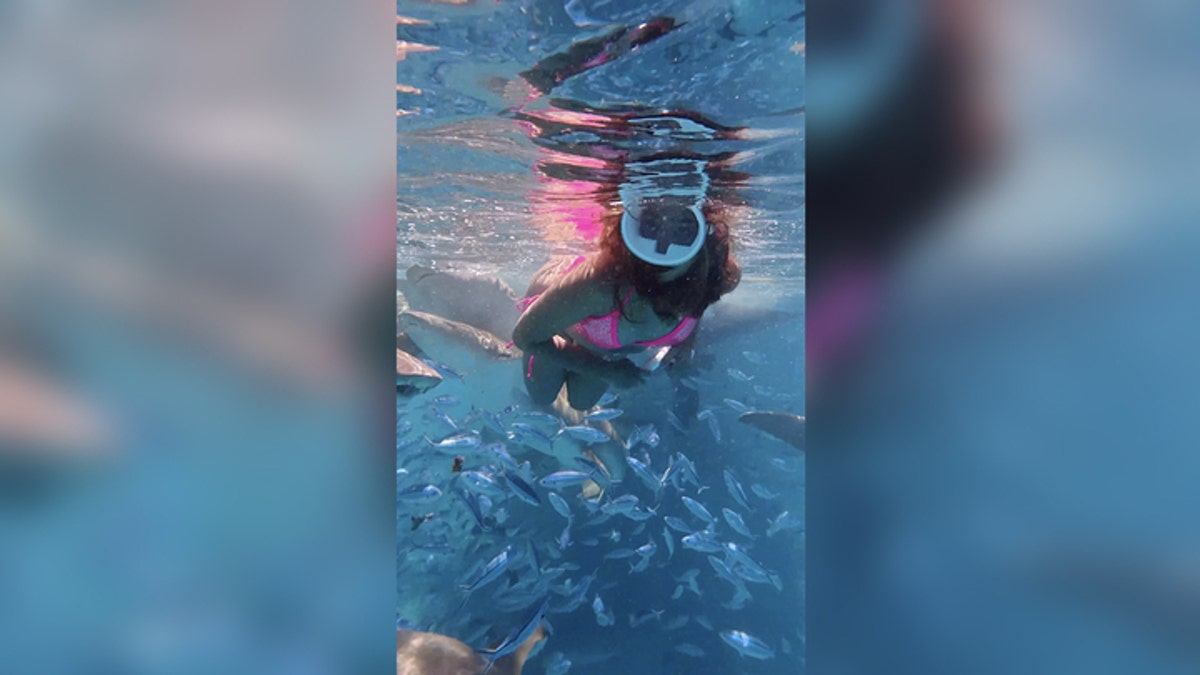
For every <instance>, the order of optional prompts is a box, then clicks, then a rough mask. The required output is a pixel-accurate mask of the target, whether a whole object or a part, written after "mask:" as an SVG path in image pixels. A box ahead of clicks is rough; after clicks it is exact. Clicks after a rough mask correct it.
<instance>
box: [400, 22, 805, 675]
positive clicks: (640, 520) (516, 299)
mask: <svg viewBox="0 0 1200 675" xmlns="http://www.w3.org/2000/svg"><path fill="white" fill-rule="evenodd" d="M804 11H805V7H804V4H803V3H801V2H768V1H766V0H760V1H758V2H740V1H737V0H724V1H722V2H705V1H702V2H611V1H609V0H593V1H590V2H589V1H580V0H570V1H569V2H563V1H562V0H526V1H522V2H510V1H509V0H495V1H493V0H478V1H476V2H399V3H398V4H397V18H396V24H397V25H396V30H397V51H396V58H397V64H396V65H397V69H396V77H397V80H396V114H397V166H398V175H397V203H396V206H397V236H396V246H397V249H396V250H397V257H396V263H397V322H396V518H397V520H396V523H397V529H396V537H397V539H396V541H397V547H396V585H397V597H396V617H397V668H398V671H399V672H400V673H414V674H415V673H438V674H442V673H445V674H457V673H493V674H498V675H504V674H507V673H519V672H526V673H536V674H540V673H547V674H559V675H561V674H563V673H576V674H588V673H621V674H628V675H642V674H656V675H663V674H672V673H696V674H704V673H714V674H718V673H719V674H727V673H746V674H772V673H788V674H793V673H801V672H804V663H805V657H804V655H805V635H806V631H805V615H804V606H805V581H804V580H805V575H804V570H805V565H804V560H805V506H804V505H805V462H804V448H805V441H804V437H805V434H804V431H805V420H804V406H805V398H804V376H805V369H804V345H805V336H804V281H805V278H804V264H805V256H804V188H805V182H804V133H803V129H804V58H805V49H804V25H805V13H804ZM638 270H643V271H638ZM644 270H652V271H653V275H652V276H653V278H648V277H646V276H645V274H646V272H644ZM639 275H641V276H639ZM589 284H590V285H589ZM605 284H609V285H608V286H605ZM597 288H599V289H600V290H599V291H597V290H596V289H597ZM593 306H599V307H603V309H602V310H597V311H590V310H589V309H588V308H589V307H593ZM664 308H667V309H664ZM668 309H669V310H671V311H667V310H668ZM562 317H568V318H566V319H564V320H563V322H561V323H562V325H557V324H555V323H554V319H555V318H562ZM560 385H561V386H560Z"/></svg>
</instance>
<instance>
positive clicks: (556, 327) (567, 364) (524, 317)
mask: <svg viewBox="0 0 1200 675" xmlns="http://www.w3.org/2000/svg"><path fill="white" fill-rule="evenodd" d="M571 276H572V278H568V279H565V280H564V281H563V283H560V284H558V285H556V286H554V287H552V288H550V289H548V290H547V291H545V292H544V293H542V294H541V295H540V296H539V297H538V299H537V300H536V301H534V303H533V304H532V305H530V306H529V308H528V309H526V310H525V312H524V313H523V314H521V318H520V320H519V321H517V325H516V327H515V328H513V343H514V344H515V345H516V346H517V347H518V348H519V349H520V350H521V351H523V352H525V353H526V354H531V355H534V356H537V357H539V358H545V359H547V360H548V361H550V362H552V363H554V364H556V365H558V366H559V367H561V368H564V369H566V370H570V371H574V372H577V373H582V374H584V375H590V376H593V377H597V378H601V379H606V380H607V379H611V377H613V376H614V371H615V370H618V364H615V363H613V362H611V361H606V360H604V359H602V358H600V357H599V356H597V355H596V354H594V353H592V352H591V351H589V350H587V349H585V348H583V347H580V346H578V345H573V344H571V343H569V342H567V341H565V340H563V339H562V338H559V337H558V334H559V333H561V332H563V331H564V330H566V329H567V328H568V327H570V326H573V325H575V324H577V323H579V322H580V321H582V320H584V319H586V318H588V317H589V316H600V315H603V314H606V313H608V312H610V311H612V303H613V299H612V290H611V288H610V287H609V286H608V285H607V284H604V283H597V282H596V281H595V280H594V279H589V278H588V277H587V276H584V275H578V276H576V275H571ZM556 338H557V339H556Z"/></svg>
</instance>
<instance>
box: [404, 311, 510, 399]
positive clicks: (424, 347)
mask: <svg viewBox="0 0 1200 675" xmlns="http://www.w3.org/2000/svg"><path fill="white" fill-rule="evenodd" d="M396 325H397V327H398V328H399V329H400V330H401V331H403V334H404V336H405V338H406V339H407V340H410V341H411V342H412V343H413V344H415V345H416V346H417V347H418V348H419V349H420V351H421V353H422V354H424V355H425V356H427V357H429V358H431V359H433V360H434V361H437V362H439V363H442V364H444V365H446V366H448V367H449V368H451V369H453V371H454V372H456V373H459V374H461V375H462V377H463V382H462V384H463V388H464V390H465V394H466V396H467V397H468V398H469V399H470V401H471V402H472V403H473V404H474V405H475V406H476V407H479V408H483V409H485V410H490V411H497V410H500V409H501V408H504V407H505V406H507V405H509V404H511V403H512V402H513V401H514V400H516V397H517V396H523V395H524V392H523V389H524V386H523V384H522V382H521V369H520V357H521V352H520V350H518V349H515V348H513V347H510V346H509V345H508V343H507V342H505V341H504V340H502V339H501V338H500V337H498V336H497V335H495V334H493V333H491V332H489V331H486V330H483V329H481V328H476V327H474V326H471V325H468V324H465V323H462V322H459V321H453V320H450V319H445V318H442V317H440V316H436V315H433V314H428V313H425V312H414V311H404V312H401V313H400V314H399V316H398V317H397V318H396ZM514 390H516V391H518V392H520V393H519V394H514Z"/></svg>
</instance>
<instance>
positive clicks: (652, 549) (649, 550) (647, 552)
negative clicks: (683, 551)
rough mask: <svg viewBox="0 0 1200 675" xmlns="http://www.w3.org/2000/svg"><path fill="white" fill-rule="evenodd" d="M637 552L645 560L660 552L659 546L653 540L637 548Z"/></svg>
mask: <svg viewBox="0 0 1200 675" xmlns="http://www.w3.org/2000/svg"><path fill="white" fill-rule="evenodd" d="M635 552H636V553H637V554H638V555H640V556H642V557H643V558H649V557H651V556H653V555H654V554H655V553H657V552H658V544H655V543H654V541H653V540H651V541H649V542H647V543H645V544H642V545H641V546H639V547H637V549H635Z"/></svg>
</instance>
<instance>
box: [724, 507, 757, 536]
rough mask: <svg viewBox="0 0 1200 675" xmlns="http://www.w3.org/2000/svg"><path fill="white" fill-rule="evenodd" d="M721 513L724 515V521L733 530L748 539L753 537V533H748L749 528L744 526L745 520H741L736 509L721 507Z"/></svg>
mask: <svg viewBox="0 0 1200 675" xmlns="http://www.w3.org/2000/svg"><path fill="white" fill-rule="evenodd" d="M721 515H722V516H724V517H725V522H727V523H729V526H730V527H732V528H733V529H734V531H735V532H737V533H738V534H741V535H743V536H745V537H747V538H749V539H753V538H754V535H753V534H750V528H748V527H746V521H744V520H742V516H741V514H739V513H738V512H737V511H734V510H733V509H729V508H724V507H722V509H721Z"/></svg>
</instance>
